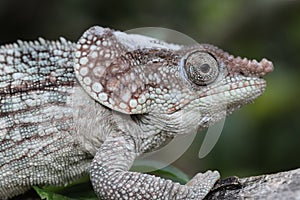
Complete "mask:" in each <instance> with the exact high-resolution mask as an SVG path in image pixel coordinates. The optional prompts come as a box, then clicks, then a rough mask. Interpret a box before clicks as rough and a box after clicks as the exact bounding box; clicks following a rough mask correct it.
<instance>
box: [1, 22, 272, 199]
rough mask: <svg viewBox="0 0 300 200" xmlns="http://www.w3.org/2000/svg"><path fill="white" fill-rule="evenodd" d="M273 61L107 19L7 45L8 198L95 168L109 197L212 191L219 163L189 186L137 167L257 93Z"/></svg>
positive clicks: (198, 195)
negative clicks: (162, 37) (121, 27)
mask: <svg viewBox="0 0 300 200" xmlns="http://www.w3.org/2000/svg"><path fill="white" fill-rule="evenodd" d="M272 70H273V65H272V63H271V62H270V61H268V60H266V59H263V60H262V61H260V62H257V61H256V60H248V59H241V58H240V57H234V56H232V55H229V54H228V53H226V52H224V51H222V50H221V49H218V48H217V47H214V46H212V45H208V44H201V45H195V46H181V45H176V44H168V43H165V42H163V41H159V40H157V39H153V38H150V37H145V36H141V35H134V34H126V33H123V32H119V31H113V30H111V29H108V28H102V27H97V26H95V27H92V28H90V29H89V30H87V31H86V32H85V33H84V34H83V36H82V37H81V38H80V39H79V41H78V42H77V43H73V42H70V41H66V40H65V39H63V38H61V39H60V40H58V41H46V40H44V39H39V40H37V41H34V42H23V41H18V42H17V43H15V44H11V45H4V46H1V47H0V101H1V103H0V199H6V198H9V197H13V196H15V195H18V194H21V193H23V192H25V191H27V190H28V189H29V188H30V187H31V186H33V185H63V184H67V183H69V182H71V181H73V180H75V179H76V178H78V177H80V176H82V175H83V174H85V173H89V174H90V178H91V182H92V184H93V187H94V190H95V192H96V194H97V195H98V196H99V198H101V199H203V198H204V197H205V195H206V194H207V193H208V192H209V190H210V189H211V188H212V186H213V185H214V183H215V182H216V181H217V180H218V179H219V173H218V172H217V171H208V172H206V173H204V174H202V173H199V174H197V175H196V176H195V177H194V178H193V179H192V180H191V181H190V182H188V183H187V184H186V185H181V184H179V183H174V182H172V181H170V180H165V179H162V178H159V177H155V176H152V175H148V174H142V173H138V172H130V171H129V169H130V167H131V165H132V164H133V162H134V160H135V158H136V157H137V156H139V155H141V154H143V153H145V152H150V151H153V150H155V149H156V148H159V147H160V146H161V145H163V144H165V143H166V142H167V141H168V140H169V139H171V138H173V137H175V136H176V135H178V134H184V133H187V132H188V130H189V129H190V128H191V127H196V126H200V127H201V128H203V127H207V126H209V125H211V124H213V123H214V122H216V121H218V120H219V119H221V118H223V117H224V110H225V111H226V112H227V114H229V113H231V112H233V111H234V110H236V109H238V108H240V107H241V106H243V105H245V104H247V103H249V102H252V101H253V100H254V99H255V98H257V97H258V96H259V95H261V94H262V93H263V91H264V89H265V87H266V82H265V81H264V80H263V79H262V77H263V76H264V75H265V74H267V73H268V72H271V71H272ZM179 119H180V120H179Z"/></svg>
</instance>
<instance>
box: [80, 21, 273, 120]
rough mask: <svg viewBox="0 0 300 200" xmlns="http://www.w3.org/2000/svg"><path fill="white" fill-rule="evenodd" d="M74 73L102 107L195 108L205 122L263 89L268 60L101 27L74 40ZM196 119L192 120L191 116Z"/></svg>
mask: <svg viewBox="0 0 300 200" xmlns="http://www.w3.org/2000/svg"><path fill="white" fill-rule="evenodd" d="M74 63H75V65H74V68H75V74H76V77H77V79H78V81H79V83H80V84H81V85H82V86H83V88H84V89H85V91H86V92H87V93H88V94H89V95H90V96H91V97H92V98H94V99H95V100H96V101H98V102H99V103H101V104H102V105H104V106H106V107H108V108H110V109H113V110H115V111H118V112H122V113H125V114H144V113H160V115H157V116H161V114H166V115H172V114H174V113H178V111H182V110H184V111H187V112H189V111H191V110H192V111H194V110H199V113H200V115H201V119H206V122H204V123H207V124H211V123H213V122H215V121H217V120H218V119H219V118H221V117H223V115H221V114H220V113H224V112H223V111H224V110H225V111H226V112H227V114H228V112H232V111H233V110H235V109H237V108H239V107H240V106H242V105H243V104H246V103H248V102H251V101H252V100H253V99H255V98H256V97H258V96H259V95H260V94H262V93H263V91H264V89H265V87H266V83H265V81H264V80H263V79H262V76H264V75H265V74H267V73H268V72H271V71H272V70H273V65H272V63H271V62H270V61H267V60H266V59H263V60H262V61H261V62H257V61H256V60H248V59H241V58H239V57H233V56H231V55H229V54H228V53H226V52H224V51H222V50H220V49H218V48H217V47H214V46H212V45H197V46H193V47H185V46H180V45H176V44H169V43H165V42H163V41H160V40H157V39H154V38H150V37H146V36H141V35H134V34H126V33H123V32H118V31H113V30H111V29H106V28H102V27H92V28H90V29H89V30H87V31H86V32H85V33H84V34H83V36H82V37H81V38H80V40H79V41H78V43H77V47H76V52H75V61H74ZM195 119H196V118H195Z"/></svg>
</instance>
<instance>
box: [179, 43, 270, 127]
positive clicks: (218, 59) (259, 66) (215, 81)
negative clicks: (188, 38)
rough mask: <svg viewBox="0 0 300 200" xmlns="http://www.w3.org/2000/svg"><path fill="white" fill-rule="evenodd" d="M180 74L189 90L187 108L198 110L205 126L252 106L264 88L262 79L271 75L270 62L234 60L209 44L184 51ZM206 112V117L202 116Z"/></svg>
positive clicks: (265, 60) (263, 60)
mask: <svg viewBox="0 0 300 200" xmlns="http://www.w3.org/2000/svg"><path fill="white" fill-rule="evenodd" d="M184 51H185V52H186V53H185V55H184V56H183V57H182V58H181V63H180V71H181V74H182V76H183V77H184V79H185V80H186V82H187V84H188V85H189V86H190V90H191V91H194V93H195V94H196V95H192V97H188V98H189V105H188V106H190V107H197V105H198V106H200V107H201V111H202V114H204V115H206V119H207V122H208V124H211V123H213V122H215V121H217V120H218V119H219V118H221V117H223V114H221V113H224V112H222V111H226V114H230V113H231V112H232V111H234V110H236V109H238V108H239V107H241V106H243V105H244V104H247V103H250V102H252V101H253V100H254V99H255V98H257V97H258V96H260V95H261V94H262V93H263V92H264V90H265V88H266V81H265V80H264V79H263V76H264V75H266V74H267V73H269V72H272V71H273V64H272V62H270V61H268V60H267V59H265V58H263V59H262V60H261V61H260V62H258V61H256V60H248V59H247V58H244V59H242V58H240V57H234V56H232V55H230V54H228V53H227V52H224V51H223V50H221V49H219V48H217V47H215V46H212V45H208V44H204V45H199V46H196V47H192V48H187V49H186V50H184ZM203 111H207V113H203Z"/></svg>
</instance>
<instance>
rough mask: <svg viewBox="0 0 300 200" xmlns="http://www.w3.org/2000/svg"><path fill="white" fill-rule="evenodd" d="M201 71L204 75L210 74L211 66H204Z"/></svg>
mask: <svg viewBox="0 0 300 200" xmlns="http://www.w3.org/2000/svg"><path fill="white" fill-rule="evenodd" d="M200 70H201V72H202V73H208V72H209V71H210V66H209V64H203V65H201V66H200Z"/></svg>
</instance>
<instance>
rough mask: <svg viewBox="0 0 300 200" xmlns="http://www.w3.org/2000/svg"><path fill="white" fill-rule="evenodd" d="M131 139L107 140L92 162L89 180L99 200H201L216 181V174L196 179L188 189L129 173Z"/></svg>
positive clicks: (133, 155) (132, 151)
mask: <svg viewBox="0 0 300 200" xmlns="http://www.w3.org/2000/svg"><path fill="white" fill-rule="evenodd" d="M136 149H137V148H136V146H135V142H134V140H133V139H132V138H129V137H126V136H124V137H123V136H118V137H109V138H107V139H106V140H105V142H104V143H103V144H102V146H101V147H100V149H99V150H98V152H97V153H96V156H95V157H94V160H93V162H92V166H91V170H90V176H91V181H92V184H93V187H94V190H95V192H96V193H97V195H98V196H99V197H100V198H101V199H132V200H134V199H197V200H201V199H203V198H204V197H205V196H206V195H207V193H208V192H209V191H210V190H211V188H212V187H213V185H214V184H215V182H216V181H217V180H218V179H219V177H220V176H219V173H218V172H211V171H208V172H206V173H205V174H198V175H196V176H195V177H194V178H193V179H192V180H191V181H190V182H189V183H188V184H187V185H181V184H179V183H174V182H172V181H171V180H165V179H163V178H160V177H155V176H153V175H148V174H142V173H138V172H129V171H128V170H129V168H130V167H131V165H132V164H133V162H134V160H135V158H136V156H137V155H138V152H137V151H136Z"/></svg>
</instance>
